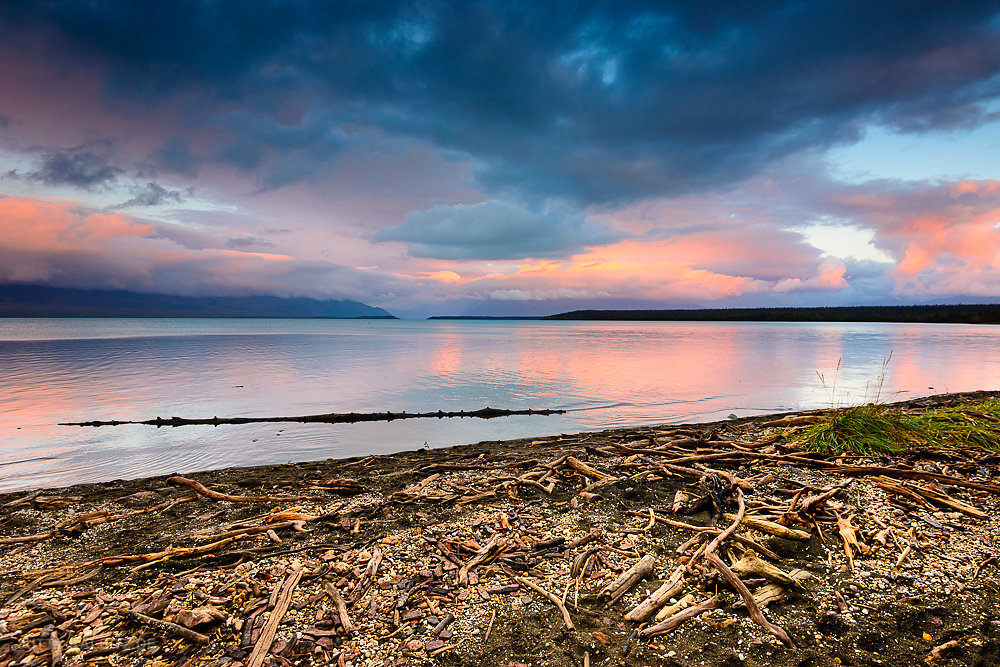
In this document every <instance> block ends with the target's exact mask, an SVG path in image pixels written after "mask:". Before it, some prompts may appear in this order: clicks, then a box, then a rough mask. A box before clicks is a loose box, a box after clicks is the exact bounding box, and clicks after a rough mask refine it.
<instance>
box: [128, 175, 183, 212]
mask: <svg viewBox="0 0 1000 667" xmlns="http://www.w3.org/2000/svg"><path fill="white" fill-rule="evenodd" d="M132 194H133V195H135V196H133V197H132V199H129V200H128V201H124V202H122V203H121V204H118V205H116V206H114V207H113V208H116V209H123V208H133V207H142V208H145V207H149V206H163V205H164V204H180V203H181V202H183V201H184V192H183V191H181V190H168V189H167V188H165V187H163V186H162V185H160V184H159V183H156V182H153V181H151V182H149V183H146V184H145V185H142V186H134V187H133V188H132Z"/></svg>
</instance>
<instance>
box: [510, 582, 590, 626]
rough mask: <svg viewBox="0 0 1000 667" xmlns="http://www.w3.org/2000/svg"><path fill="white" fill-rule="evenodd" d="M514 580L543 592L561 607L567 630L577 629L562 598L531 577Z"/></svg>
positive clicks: (560, 611) (560, 610)
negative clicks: (530, 578)
mask: <svg viewBox="0 0 1000 667" xmlns="http://www.w3.org/2000/svg"><path fill="white" fill-rule="evenodd" d="M514 580H515V581H516V582H517V583H519V584H524V585H525V586H527V587H528V588H531V589H532V590H535V591H537V592H539V593H541V594H542V595H544V596H545V597H546V598H547V599H548V600H549V601H550V602H551V603H552V604H554V605H555V606H556V607H557V608H558V609H559V613H560V614H562V617H563V623H564V624H565V625H566V629H567V630H575V629H576V628H575V627H574V626H573V619H571V618H570V617H569V610H568V609H566V605H564V604H563V603H562V600H560V599H559V598H557V597H556V596H555V595H553V594H552V593H549V592H548V591H547V590H545V589H544V588H542V587H541V586H539V585H538V584H536V583H534V582H533V581H530V580H529V579H525V578H524V577H514Z"/></svg>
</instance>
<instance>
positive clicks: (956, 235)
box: [810, 180, 1000, 296]
mask: <svg viewBox="0 0 1000 667" xmlns="http://www.w3.org/2000/svg"><path fill="white" fill-rule="evenodd" d="M810 201H811V204H812V205H814V206H821V207H825V208H827V209H828V210H829V211H831V213H833V214H835V215H837V216H840V217H843V218H847V219H849V220H852V221H856V222H857V223H858V224H860V225H863V226H865V227H867V228H870V229H873V230H874V239H873V244H874V245H875V246H876V247H877V248H879V249H881V250H883V251H885V252H887V253H888V254H889V255H891V256H892V257H893V258H894V259H895V263H894V264H893V265H892V266H891V267H890V269H889V271H888V275H889V276H890V277H891V278H892V279H893V280H894V282H895V290H896V291H897V292H898V293H901V294H908V295H929V294H931V295H932V294H967V295H981V296H986V295H995V294H997V285H1000V227H998V225H1000V181H988V180H979V181H954V182H941V181H934V182H896V181H871V182H868V183H863V184H857V185H840V186H837V187H830V188H829V189H828V190H826V191H825V192H822V193H814V194H813V195H812V196H811V197H810Z"/></svg>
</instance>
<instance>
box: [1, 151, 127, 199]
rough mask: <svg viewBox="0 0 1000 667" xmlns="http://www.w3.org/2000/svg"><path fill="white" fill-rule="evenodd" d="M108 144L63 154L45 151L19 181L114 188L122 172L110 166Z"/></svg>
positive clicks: (110, 158)
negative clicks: (22, 179)
mask: <svg viewBox="0 0 1000 667" xmlns="http://www.w3.org/2000/svg"><path fill="white" fill-rule="evenodd" d="M112 156H113V150H112V146H111V144H110V142H105V141H98V142H91V143H87V144H82V145H80V146H75V147H73V148H69V149H66V150H62V149H48V150H46V151H45V152H44V153H43V154H42V158H41V161H40V162H39V164H38V166H37V167H36V168H35V169H34V170H32V171H29V172H26V173H25V174H23V175H20V174H19V176H21V177H23V178H27V179H29V180H33V181H38V182H40V183H44V184H46V185H55V186H59V185H70V186H73V187H76V188H80V189H82V190H97V189H101V188H105V187H107V186H110V185H112V184H114V183H115V182H116V181H117V180H118V177H119V176H120V175H122V174H124V173H125V170H124V169H122V168H121V167H118V166H117V165H115V164H112V162H111V160H112Z"/></svg>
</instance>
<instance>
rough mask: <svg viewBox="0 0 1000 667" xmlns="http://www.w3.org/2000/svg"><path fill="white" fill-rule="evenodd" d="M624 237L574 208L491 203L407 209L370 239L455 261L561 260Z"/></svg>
mask: <svg viewBox="0 0 1000 667" xmlns="http://www.w3.org/2000/svg"><path fill="white" fill-rule="evenodd" d="M623 237H624V234H623V233H622V232H620V231H618V230H616V229H614V228H612V227H610V226H608V225H605V224H601V223H598V222H593V221H590V220H588V219H587V218H586V216H585V215H584V214H583V213H581V212H578V211H575V210H564V209H561V208H558V207H551V206H550V207H547V208H545V209H544V210H541V211H535V210H531V209H528V208H525V207H523V206H518V205H516V204H512V203H509V202H503V201H498V200H491V201H487V202H483V203H480V204H469V205H462V204H459V205H455V206H444V205H438V206H433V207H431V208H429V209H427V210H425V211H411V212H410V213H408V214H407V216H406V222H404V223H403V224H401V225H397V226H395V227H388V228H385V229H383V230H381V231H380V232H379V233H378V234H377V235H376V237H375V240H376V241H401V242H404V243H406V244H408V247H409V253H410V255H411V256H414V257H428V258H434V259H453V260H454V259H524V258H527V257H566V256H568V255H571V254H574V253H576V252H579V251H581V250H583V249H584V248H588V247H591V246H599V245H606V244H608V243H613V242H615V241H618V240H620V239H621V238H623Z"/></svg>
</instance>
